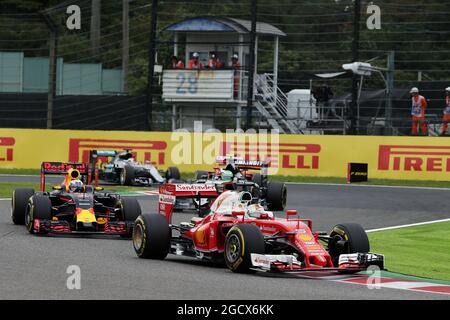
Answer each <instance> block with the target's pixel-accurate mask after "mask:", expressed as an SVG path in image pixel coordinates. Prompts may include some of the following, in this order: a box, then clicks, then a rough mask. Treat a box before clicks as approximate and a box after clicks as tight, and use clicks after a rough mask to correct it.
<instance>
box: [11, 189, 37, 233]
mask: <svg viewBox="0 0 450 320" xmlns="http://www.w3.org/2000/svg"><path fill="white" fill-rule="evenodd" d="M33 195H34V189H16V190H14V192H13V195H12V199H11V219H12V221H13V223H14V224H16V225H24V224H25V211H26V208H27V204H28V200H30V198H31V197H32V196H33Z"/></svg>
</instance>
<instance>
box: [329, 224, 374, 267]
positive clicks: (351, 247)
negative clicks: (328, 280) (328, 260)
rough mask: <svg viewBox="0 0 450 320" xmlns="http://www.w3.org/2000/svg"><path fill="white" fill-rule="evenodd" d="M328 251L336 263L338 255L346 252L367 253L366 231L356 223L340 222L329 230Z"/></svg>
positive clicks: (368, 248)
mask: <svg viewBox="0 0 450 320" xmlns="http://www.w3.org/2000/svg"><path fill="white" fill-rule="evenodd" d="M328 251H329V253H330V255H331V257H332V259H333V263H334V264H335V265H337V263H338V261H339V255H341V254H348V253H367V252H369V251H370V244H369V238H368V237H367V233H366V231H365V230H364V229H363V227H361V225H359V224H357V223H341V224H338V225H336V226H334V227H333V229H331V231H330V241H329V243H328Z"/></svg>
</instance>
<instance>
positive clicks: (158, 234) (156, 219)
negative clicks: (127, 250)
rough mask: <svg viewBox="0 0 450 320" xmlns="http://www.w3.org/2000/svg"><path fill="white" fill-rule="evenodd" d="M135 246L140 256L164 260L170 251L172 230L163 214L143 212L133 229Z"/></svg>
mask: <svg viewBox="0 0 450 320" xmlns="http://www.w3.org/2000/svg"><path fill="white" fill-rule="evenodd" d="M132 238H133V247H134V251H135V252H136V254H137V256H138V257H139V258H143V259H159V260H163V259H164V258H165V257H166V256H167V254H168V253H169V248H170V238H171V231H170V227H169V224H168V223H167V220H166V218H165V217H164V216H163V215H161V214H142V215H140V216H139V217H138V218H137V219H136V222H135V225H134V229H133V237H132Z"/></svg>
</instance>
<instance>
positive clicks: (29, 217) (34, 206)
mask: <svg viewBox="0 0 450 320" xmlns="http://www.w3.org/2000/svg"><path fill="white" fill-rule="evenodd" d="M36 219H38V220H41V221H42V220H52V202H51V201H50V199H49V198H48V197H46V196H42V195H34V196H33V197H31V198H30V199H29V201H28V205H27V208H26V214H25V225H26V227H27V230H28V232H29V233H46V232H45V231H42V230H38V229H36V228H35V226H34V221H35V220H36Z"/></svg>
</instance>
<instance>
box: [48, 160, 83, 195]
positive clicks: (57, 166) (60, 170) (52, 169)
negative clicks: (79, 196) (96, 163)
mask: <svg viewBox="0 0 450 320" xmlns="http://www.w3.org/2000/svg"><path fill="white" fill-rule="evenodd" d="M90 168H91V166H90V165H89V164H86V163H75V162H70V163H65V162H43V163H42V164H41V191H42V192H44V191H45V176H46V175H67V174H68V173H69V172H70V171H77V172H78V173H79V175H80V178H81V179H83V180H84V182H85V183H87V184H90V183H91V170H90Z"/></svg>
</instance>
